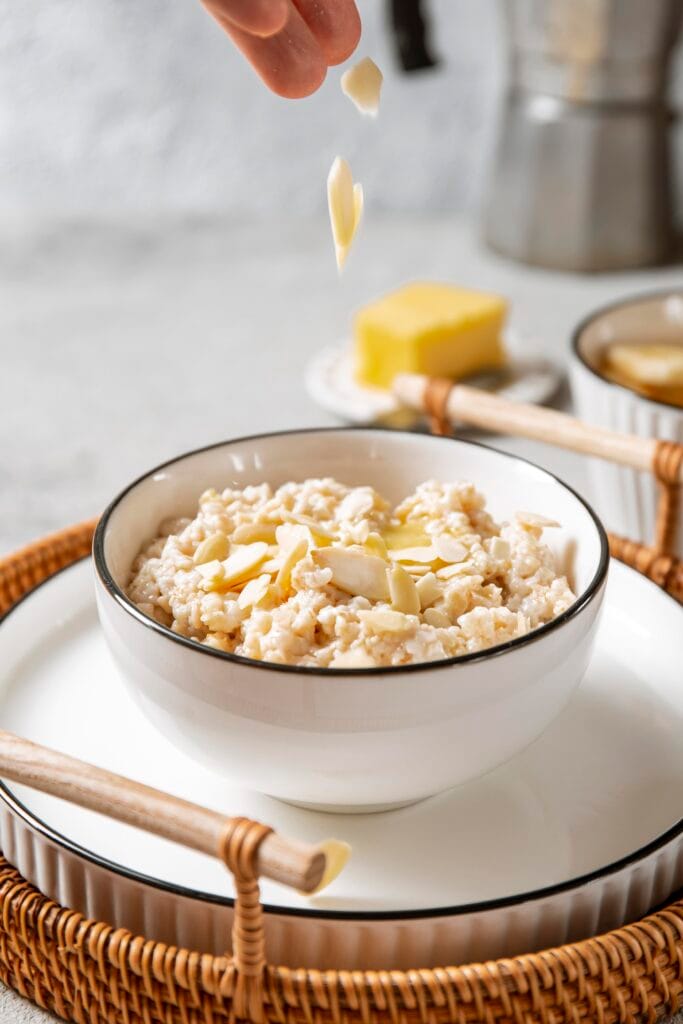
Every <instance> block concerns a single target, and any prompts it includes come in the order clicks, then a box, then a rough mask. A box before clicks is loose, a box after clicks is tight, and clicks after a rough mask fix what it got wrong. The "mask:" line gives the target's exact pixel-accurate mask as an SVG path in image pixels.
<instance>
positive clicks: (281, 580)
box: [275, 537, 308, 590]
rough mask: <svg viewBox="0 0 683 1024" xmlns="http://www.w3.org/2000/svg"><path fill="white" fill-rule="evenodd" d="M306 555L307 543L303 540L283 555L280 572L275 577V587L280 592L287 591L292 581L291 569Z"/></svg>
mask: <svg viewBox="0 0 683 1024" xmlns="http://www.w3.org/2000/svg"><path fill="white" fill-rule="evenodd" d="M307 553H308V541H307V540H306V539H305V538H303V537H302V538H301V540H298V541H297V542H296V544H295V545H294V547H293V548H290V550H289V551H288V552H287V554H286V555H285V559H284V561H283V563H282V566H281V568H280V571H279V572H278V574H277V576H276V577H275V586H276V587H279V588H280V590H287V589H288V587H289V585H290V583H291V580H292V569H293V568H294V566H295V565H296V563H297V562H300V561H301V559H302V558H303V557H304V555H306V554H307Z"/></svg>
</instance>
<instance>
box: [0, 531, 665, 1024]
mask: <svg viewBox="0 0 683 1024" xmlns="http://www.w3.org/2000/svg"><path fill="white" fill-rule="evenodd" d="M92 531H93V524H92V523H85V524H83V525H82V526H80V527H74V528H71V529H69V530H66V531H63V532H62V533H60V534H56V535H55V536H53V537H49V538H46V539H45V540H43V541H39V542H38V543H36V544H34V545H32V546H31V547H29V548H26V549H24V550H23V551H21V552H19V553H18V554H17V555H14V556H11V557H10V558H8V559H5V560H4V562H2V563H0V609H4V610H7V608H9V607H10V606H11V604H12V603H13V602H14V601H16V600H18V599H19V598H20V597H21V596H22V595H23V594H24V593H26V592H27V591H28V590H30V589H31V588H32V587H33V586H35V585H36V584H37V583H39V582H40V581H41V580H42V579H45V578H46V577H47V576H50V575H52V574H53V573H54V572H57V571H58V570H59V569H61V568H63V567H64V566H65V565H68V564H70V563H72V562H74V561H76V560H77V559H78V558H80V557H82V556H83V555H85V554H87V552H88V550H89V547H90V542H91V538H92ZM634 557H637V552H636V555H635V556H634ZM670 568H671V566H670V565H669V570H670ZM238 859H239V858H238ZM246 882H247V889H248V890H249V895H250V896H252V895H254V892H253V891H252V890H253V889H254V887H253V886H251V884H250V883H249V879H248V878H247V880H246ZM255 892H256V894H257V892H258V890H257V889H256V890H255ZM253 909H254V912H255V913H254V920H257V919H258V911H257V910H256V907H254V908H253ZM259 909H260V908H259ZM0 915H1V921H0V979H1V980H2V981H3V982H5V984H7V985H10V986H11V987H12V988H14V989H15V990H16V991H17V992H19V993H20V994H21V995H23V996H25V997H26V998H28V999H30V1000H32V1001H33V1002H34V1003H37V1004H38V1005H39V1006H42V1007H44V1008H46V1009H49V1010H51V1011H53V1012H54V1013H56V1014H57V1015H58V1016H60V1017H62V1018H63V1019H64V1020H68V1021H74V1022H77V1024H222V1022H224V1021H226V1022H227V1021H230V1022H232V1021H236V1020H249V1021H251V1022H253V1024H271V1022H272V1024H275V1022H278V1024H299V1022H301V1024H327V1022H330V1024H385V1022H387V1024H389V1022H391V1024H413V1022H419V1024H446V1022H454V1024H493V1022H496V1024H565V1022H566V1024H581V1022H584V1021H585V1022H591V1024H593V1022H596V1024H615V1022H619V1024H631V1022H635V1021H640V1020H647V1021H655V1020H656V1019H657V1018H658V1017H660V1016H662V1015H664V1014H669V1013H673V1012H675V1011H676V1010H677V1009H678V1008H679V1007H680V1006H681V1005H683V901H682V902H676V903H673V904H671V905H670V906H669V907H667V908H666V909H664V910H662V911H660V912H658V913H655V914H652V915H650V916H649V917H647V918H645V919H643V920H642V921H640V922H637V923H636V924H633V925H629V926H627V927H625V928H621V929H619V930H617V931H614V932H611V933H609V934H608V935H604V936H601V937H598V938H594V939H590V940H587V941H585V942H579V943H575V944H573V945H567V946H563V947H561V948H558V949H552V950H546V951H544V952H542V953H537V954H530V955H527V956H521V957H517V958H514V959H509V960H498V961H492V962H490V963H485V964H469V965H467V966H462V967H448V968H439V969H431V970H426V969H424V970H419V969H417V968H416V969H415V970H412V971H386V972H382V971H357V972H348V971H326V972H320V971H314V970H307V969H304V968H302V969H300V970H290V969H289V968H285V967H270V966H266V967H265V968H263V970H261V971H260V973H259V974H258V975H255V976H252V977H249V979H248V981H249V986H248V987H247V988H245V981H246V980H247V979H245V977H243V976H240V973H239V972H238V971H237V969H236V967H235V964H234V962H233V960H232V958H231V957H230V956H228V955H226V956H224V957H215V956H210V955H208V954H202V953H199V952H192V951H188V950H185V949H178V948H175V947H169V946H166V945H164V944H162V943H156V942H152V941H151V940H146V939H144V938H143V937H140V936H133V935H131V934H130V933H129V932H126V931H124V930H122V929H115V928H112V927H110V926H109V925H107V924H104V923H101V922H95V921H88V920H86V919H85V918H84V917H83V916H82V915H81V914H78V913H76V912H75V911H71V910H67V909H65V908H62V907H60V906H58V905H57V904H56V903H54V902H53V901H52V900H50V899H47V898H46V897H44V896H43V895H42V894H41V893H40V892H38V890H36V889H35V888H34V887H33V886H31V885H30V884H29V883H28V882H26V881H25V879H23V878H22V877H21V875H20V874H19V873H18V872H17V871H16V870H15V869H14V868H13V867H11V866H10V865H9V864H8V863H7V862H6V861H5V860H3V859H2V858H1V857H0ZM259 930H260V929H259ZM256 938H257V939H258V936H256ZM226 944H227V936H226ZM257 944H258V943H256V945H254V950H255V952H254V962H255V963H256V962H257V961H258V959H260V953H259V950H258V949H257ZM257 954H258V955H257Z"/></svg>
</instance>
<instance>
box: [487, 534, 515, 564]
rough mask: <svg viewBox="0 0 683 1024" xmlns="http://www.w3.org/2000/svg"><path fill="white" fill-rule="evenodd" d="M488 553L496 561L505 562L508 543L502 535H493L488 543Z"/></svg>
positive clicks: (508, 553) (508, 547)
mask: <svg viewBox="0 0 683 1024" xmlns="http://www.w3.org/2000/svg"><path fill="white" fill-rule="evenodd" d="M489 554H490V555H491V557H492V558H495V559H496V561H497V562H507V560H508V559H509V557H510V545H509V544H508V542H507V541H506V540H505V539H504V538H503V537H493V538H492V539H491V543H490V545H489Z"/></svg>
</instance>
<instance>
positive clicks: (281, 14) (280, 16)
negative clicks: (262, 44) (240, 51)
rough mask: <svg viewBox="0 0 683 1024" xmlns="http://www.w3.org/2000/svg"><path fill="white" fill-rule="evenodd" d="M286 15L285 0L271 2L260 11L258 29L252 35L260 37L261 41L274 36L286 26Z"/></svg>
mask: <svg viewBox="0 0 683 1024" xmlns="http://www.w3.org/2000/svg"><path fill="white" fill-rule="evenodd" d="M288 15H289V7H288V3H287V0H271V2H270V3H269V4H267V5H265V7H264V9H263V11H262V14H261V16H260V19H259V20H260V27H259V28H257V29H254V30H253V31H254V35H258V36H261V38H263V39H267V38H268V36H274V35H276V34H277V33H278V32H281V31H282V29H283V28H284V27H285V25H286V24H287V18H288Z"/></svg>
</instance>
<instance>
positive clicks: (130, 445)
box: [0, 211, 681, 1024]
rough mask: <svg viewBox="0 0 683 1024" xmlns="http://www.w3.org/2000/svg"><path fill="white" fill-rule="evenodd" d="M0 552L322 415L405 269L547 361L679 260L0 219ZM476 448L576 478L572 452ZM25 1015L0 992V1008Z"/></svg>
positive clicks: (440, 238)
mask: <svg viewBox="0 0 683 1024" xmlns="http://www.w3.org/2000/svg"><path fill="white" fill-rule="evenodd" d="M2 233H3V245H2V250H1V251H0V554H2V553H6V552H8V551H10V550H12V549H14V548H16V547H17V546H19V545H21V544H23V543H26V542H28V541H29V540H31V539H33V538H35V537H38V536H40V535H41V534H45V533H47V532H48V531H51V530H56V529H58V528H59V527H61V526H64V525H66V524H68V523H72V522H75V521H77V520H80V519H85V518H87V517H89V516H92V515H95V514H96V513H97V512H98V511H99V510H100V509H101V508H102V507H103V505H104V504H105V503H106V502H107V500H108V499H109V498H110V497H112V496H113V495H114V493H115V492H116V491H117V489H119V488H120V487H121V486H122V485H124V484H125V483H126V482H127V481H129V480H131V479H132V478H133V477H135V476H136V475H138V474H139V473H141V472H143V471H144V470H146V469H148V468H149V467H150V466H152V465H154V464H156V463H157V462H160V461H162V460H164V459H166V458H169V457H171V456H173V455H175V454H177V453H178V452H181V451H185V450H188V449H190V448H193V447H197V446H200V445H202V444H207V443H210V442H212V441H218V440H221V439H224V438H228V437H230V436H235V435H239V434H249V433H254V432H258V431H266V430H277V429H285V428H290V427H298V426H314V425H328V424H332V423H334V422H335V420H334V419H333V418H332V417H331V416H329V415H328V414H326V413H325V412H323V411H322V410H320V409H319V408H317V407H316V405H315V404H314V403H313V401H312V400H311V399H310V398H309V397H308V395H307V394H306V392H305V390H304V386H303V382H302V374H303V369H304V366H305V364H306V361H307V360H308V359H309V358H310V357H311V355H312V354H313V353H315V352H316V351H317V350H318V348H319V347H320V346H322V345H326V344H329V343H331V342H335V341H337V340H338V339H340V338H342V337H343V336H344V335H345V334H348V331H349V322H350V315H351V312H352V310H353V309H354V308H355V307H356V306H358V305H359V304H361V303H363V302H365V301H367V300H368V299H370V298H371V297H372V296H374V295H376V294H377V293H380V292H382V291H384V290H386V289H388V288H391V287H393V286H395V285H396V284H397V283H399V282H402V281H405V280H409V279H411V278H437V279H445V280H453V281H457V282H459V283H462V284H464V285H470V286H474V287H480V288H488V289H493V290H495V291H500V292H502V293H504V294H506V295H507V296H509V298H510V300H511V303H512V312H511V320H512V323H513V324H514V326H515V327H516V328H517V329H518V330H519V332H520V333H521V334H523V335H524V336H526V337H528V338H529V339H531V340H533V343H534V347H536V348H537V349H542V350H543V351H545V352H546V353H547V354H548V355H550V356H552V357H554V358H556V359H558V360H560V361H565V360H566V356H567V348H568V338H569V335H570V332H571V330H572V327H573V326H574V325H575V324H576V322H577V321H578V320H579V319H580V318H581V317H582V316H584V315H585V314H586V313H587V312H589V311H590V310H591V309H593V308H594V307H596V306H598V305H600V304H602V303H607V302H610V301H613V300H615V299H618V298H619V297H621V296H623V295H626V294H629V293H633V292H639V291H645V290H648V289H656V288H665V287H667V286H669V285H673V284H676V285H679V286H680V283H681V272H680V268H669V269H666V270H653V271H646V272H638V273H631V274H620V275H604V276H597V277H580V276H565V275H562V274H556V273H550V272H547V271H542V270H533V269H530V268H526V267H522V266H519V265H516V264H513V263H509V262H506V261H503V260H501V259H498V258H496V257H495V256H493V255H491V254H490V253H487V252H485V251H483V250H482V249H481V248H480V247H479V245H478V244H477V240H476V238H475V237H474V234H473V232H472V230H471V229H468V228H466V227H464V226H462V225H460V224H458V223H457V222H453V221H452V220H451V219H449V218H448V217H446V216H441V217H439V218H435V219H431V220H425V219H422V218H421V219H418V218H414V219H410V218H406V217H402V218H394V219H387V218H384V219H379V218H375V217H373V215H372V211H369V215H368V217H367V221H366V225H365V227H364V231H363V235H362V237H361V238H360V239H359V242H358V245H357V248H356V249H355V250H354V252H353V253H352V254H351V257H350V259H349V265H348V271H347V272H346V273H345V275H344V276H343V277H342V278H341V280H340V279H338V278H337V274H336V270H335V267H334V259H333V255H332V248H331V243H330V240H329V237H328V228H327V224H326V223H325V222H324V221H323V220H322V219H320V220H316V221H310V222H304V223H301V222H298V221H297V222H293V221H285V220H283V221H270V220H269V221H267V222H262V223H258V224H254V223H234V222H220V221H219V222H215V221H212V222H208V221H206V222H203V223H198V222H192V221H174V222H164V223H161V222H148V223H144V222H140V221H137V222H130V223H128V224H121V223H120V222H119V223H116V224H114V223H111V224H98V225H94V224H88V223H75V222H74V223H71V224H63V223H62V224H58V223H56V222H55V223H51V224H50V223H47V222H45V221H43V222H41V223H36V224H26V223H21V224H18V223H17V224H15V223H8V224H4V225H3V226H2ZM495 443H497V444H500V445H501V446H504V447H506V448H509V449H511V450H515V451H518V452H520V453H522V454H525V455H527V456H529V457H531V458H533V459H535V460H536V461H538V462H540V463H542V464H544V465H546V466H548V467H549V468H551V469H553V470H554V471H555V472H558V473H559V474H560V475H561V476H563V477H565V478H566V479H567V480H568V481H569V482H571V483H573V484H574V485H575V486H578V487H579V489H583V490H584V491H585V490H586V489H587V486H588V485H587V480H586V475H585V466H584V465H583V464H582V463H581V462H580V461H579V459H578V457H576V456H573V455H569V454H567V453H560V452H557V451H554V450H552V449H550V448H547V447H546V446H544V445H540V444H534V443H531V442H524V443H523V442H519V441H510V440H505V441H503V440H501V439H496V441H495ZM45 1019H47V1018H46V1015H45V1014H43V1013H42V1012H41V1011H38V1010H33V1009H32V1008H31V1007H30V1006H29V1005H28V1004H26V1003H24V1002H23V1001H22V1000H20V999H19V998H18V997H16V996H14V995H13V994H12V993H9V992H7V991H5V990H2V989H0V1020H2V1021H8V1022H15V1021H16V1022H21V1024H24V1022H25V1024H38V1022H40V1021H43V1020H45Z"/></svg>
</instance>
